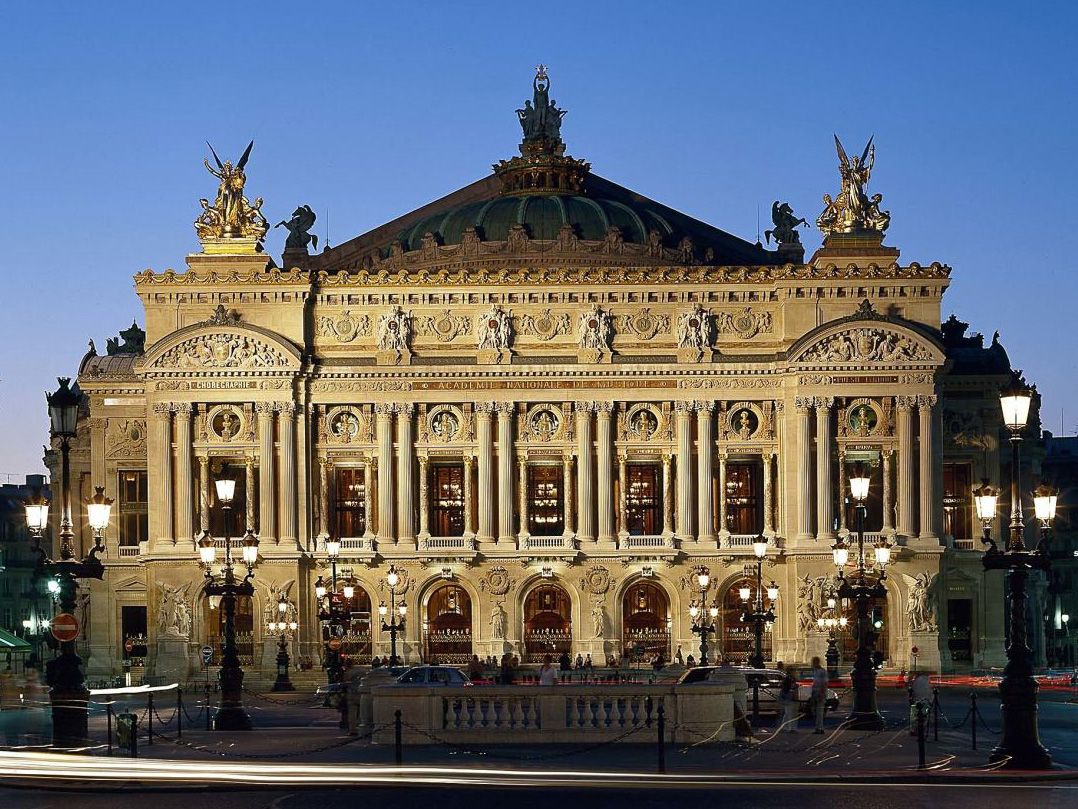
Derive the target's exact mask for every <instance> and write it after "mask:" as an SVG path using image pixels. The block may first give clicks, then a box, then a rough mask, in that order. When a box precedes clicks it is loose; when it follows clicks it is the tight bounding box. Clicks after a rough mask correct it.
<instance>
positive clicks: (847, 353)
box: [801, 329, 930, 362]
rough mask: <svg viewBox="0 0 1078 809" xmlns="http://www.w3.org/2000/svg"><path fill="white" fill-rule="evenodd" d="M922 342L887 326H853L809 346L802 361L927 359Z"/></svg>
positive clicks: (899, 360) (905, 360) (903, 360)
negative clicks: (862, 327)
mask: <svg viewBox="0 0 1078 809" xmlns="http://www.w3.org/2000/svg"><path fill="white" fill-rule="evenodd" d="M929 358H930V355H929V353H928V352H927V351H926V350H925V348H924V346H923V345H921V344H919V343H917V342H914V341H913V340H911V339H910V338H908V337H904V336H903V335H901V334H898V333H896V332H893V331H890V330H887V329H854V330H850V331H844V332H841V333H839V334H835V335H832V336H831V337H827V338H825V339H823V340H821V341H820V342H819V343H817V344H816V345H814V346H812V347H811V348H809V349H808V350H807V351H806V352H805V353H804V354H802V356H801V359H802V361H804V362H911V361H920V360H927V359H929Z"/></svg>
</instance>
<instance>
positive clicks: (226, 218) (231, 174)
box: [195, 141, 269, 242]
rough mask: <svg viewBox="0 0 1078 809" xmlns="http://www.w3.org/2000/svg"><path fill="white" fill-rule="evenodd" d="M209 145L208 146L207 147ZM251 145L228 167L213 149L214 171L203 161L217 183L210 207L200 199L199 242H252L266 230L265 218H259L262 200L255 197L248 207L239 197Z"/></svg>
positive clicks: (261, 236)
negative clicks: (251, 240) (222, 240)
mask: <svg viewBox="0 0 1078 809" xmlns="http://www.w3.org/2000/svg"><path fill="white" fill-rule="evenodd" d="M207 145H209V144H207ZM254 145H255V142H254V141H251V142H250V143H249V144H248V145H247V148H246V149H245V150H244V152H243V155H242V156H241V157H240V159H239V160H238V161H237V162H236V165H234V166H233V165H232V163H231V161H228V160H226V161H225V162H223V163H222V162H221V158H219V157H218V156H217V152H216V151H214V148H213V146H210V152H212V153H213V159H214V162H216V163H217V168H216V169H214V168H213V166H211V165H210V161H209V160H204V161H203V163H205V165H206V170H207V171H208V172H209V173H210V174H212V175H213V176H214V177H216V178H217V179H218V180H220V183H219V184H218V186H217V199H215V200H214V202H213V205H210V203H209V200H206V199H200V200H199V204H201V205H202V213H201V214H199V217H198V219H196V220H195V232H196V233H198V238H199V239H200V240H201V241H208V240H211V239H254V240H255V241H257V242H260V241H262V239H263V237H265V235H266V231H267V230H268V229H269V226H268V224H267V223H266V218H265V217H264V216H263V215H262V211H261V208H262V198H261V197H258V198H257V199H256V200H255V201H254V204H253V205H252V204H251V203H250V202H249V201H248V200H247V197H245V196H244V195H243V187H244V185H245V184H246V183H247V175H246V174H245V173H244V168H245V167H246V166H247V160H248V158H250V156H251V149H252V148H253V147H254Z"/></svg>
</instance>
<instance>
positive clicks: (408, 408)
mask: <svg viewBox="0 0 1078 809" xmlns="http://www.w3.org/2000/svg"><path fill="white" fill-rule="evenodd" d="M393 412H394V413H396V414H397V415H398V416H410V415H412V414H413V413H414V412H415V404H414V403H413V402H397V403H396V404H394V405H393Z"/></svg>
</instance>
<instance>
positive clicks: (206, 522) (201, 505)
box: [198, 455, 254, 534]
mask: <svg viewBox="0 0 1078 809" xmlns="http://www.w3.org/2000/svg"><path fill="white" fill-rule="evenodd" d="M252 477H253V476H252ZM251 502H252V503H254V498H253V497H252V498H251ZM198 527H199V531H200V533H203V534H208V533H209V532H210V459H209V457H208V456H206V455H199V456H198Z"/></svg>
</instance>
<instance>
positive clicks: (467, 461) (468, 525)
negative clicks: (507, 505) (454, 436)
mask: <svg viewBox="0 0 1078 809" xmlns="http://www.w3.org/2000/svg"><path fill="white" fill-rule="evenodd" d="M474 463H475V459H474V458H473V457H472V456H471V454H465V456H464V536H466V537H467V536H474V534H473V533H472V525H473V524H474V519H473V518H474V515H473V514H472V466H473V465H474Z"/></svg>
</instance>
